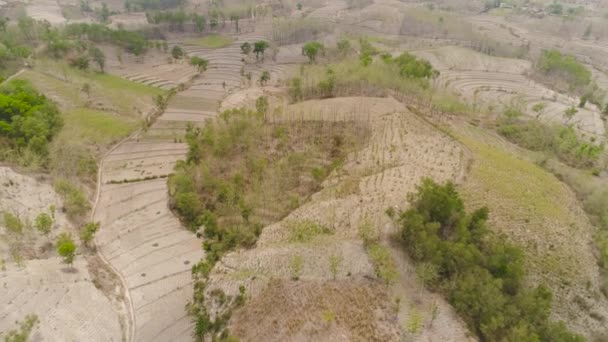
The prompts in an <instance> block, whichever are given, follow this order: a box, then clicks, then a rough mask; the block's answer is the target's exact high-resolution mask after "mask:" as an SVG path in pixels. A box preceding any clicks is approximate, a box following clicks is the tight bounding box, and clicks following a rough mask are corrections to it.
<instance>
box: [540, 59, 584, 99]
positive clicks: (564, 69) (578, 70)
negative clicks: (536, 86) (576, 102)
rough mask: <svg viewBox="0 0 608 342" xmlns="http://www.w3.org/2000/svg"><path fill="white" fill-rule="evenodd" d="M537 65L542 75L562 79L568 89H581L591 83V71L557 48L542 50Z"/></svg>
mask: <svg viewBox="0 0 608 342" xmlns="http://www.w3.org/2000/svg"><path fill="white" fill-rule="evenodd" d="M537 67H538V69H539V70H540V71H541V73H543V74H544V75H548V76H555V77H557V78H559V79H563V80H564V81H565V82H566V83H567V84H568V85H569V87H570V90H578V91H582V90H583V88H584V87H585V86H587V85H589V84H590V83H591V72H590V71H589V70H588V69H587V68H586V67H585V66H584V65H583V64H581V63H580V62H578V61H577V60H576V58H575V57H573V56H569V55H563V54H562V53H560V52H559V51H557V50H544V51H543V52H542V54H541V56H540V59H539V61H538V64H537Z"/></svg>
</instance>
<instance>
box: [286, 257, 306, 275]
mask: <svg viewBox="0 0 608 342" xmlns="http://www.w3.org/2000/svg"><path fill="white" fill-rule="evenodd" d="M303 267H304V258H303V257H302V256H301V255H294V257H293V258H292V259H291V262H290V263H289V268H290V269H291V279H293V280H298V279H300V276H301V275H302V268H303Z"/></svg>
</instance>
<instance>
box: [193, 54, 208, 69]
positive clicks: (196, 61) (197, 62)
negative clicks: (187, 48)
mask: <svg viewBox="0 0 608 342" xmlns="http://www.w3.org/2000/svg"><path fill="white" fill-rule="evenodd" d="M190 65H193V66H195V67H196V68H197V69H198V71H199V72H203V71H205V70H207V66H208V65H209V61H208V60H206V59H204V58H201V57H198V56H193V57H191V58H190Z"/></svg>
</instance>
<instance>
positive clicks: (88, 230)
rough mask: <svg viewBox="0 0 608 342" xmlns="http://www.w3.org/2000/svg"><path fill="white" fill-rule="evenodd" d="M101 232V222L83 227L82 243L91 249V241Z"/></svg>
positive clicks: (81, 232) (81, 233)
mask: <svg viewBox="0 0 608 342" xmlns="http://www.w3.org/2000/svg"><path fill="white" fill-rule="evenodd" d="M98 230H99V222H89V223H87V224H85V225H84V227H82V229H81V230H80V241H82V243H83V244H84V245H85V246H87V247H90V245H89V244H90V243H91V241H93V238H95V233H97V231H98Z"/></svg>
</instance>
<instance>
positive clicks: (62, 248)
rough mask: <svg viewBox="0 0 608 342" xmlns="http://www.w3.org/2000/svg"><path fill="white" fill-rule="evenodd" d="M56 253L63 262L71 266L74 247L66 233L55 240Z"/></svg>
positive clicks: (74, 253)
mask: <svg viewBox="0 0 608 342" xmlns="http://www.w3.org/2000/svg"><path fill="white" fill-rule="evenodd" d="M57 253H58V254H59V255H60V256H61V257H62V258H63V262H64V263H65V264H67V265H70V266H72V263H73V262H74V256H75V255H76V245H75V244H74V240H72V236H71V235H70V234H68V233H61V234H60V235H59V237H58V238H57Z"/></svg>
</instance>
